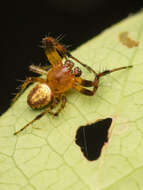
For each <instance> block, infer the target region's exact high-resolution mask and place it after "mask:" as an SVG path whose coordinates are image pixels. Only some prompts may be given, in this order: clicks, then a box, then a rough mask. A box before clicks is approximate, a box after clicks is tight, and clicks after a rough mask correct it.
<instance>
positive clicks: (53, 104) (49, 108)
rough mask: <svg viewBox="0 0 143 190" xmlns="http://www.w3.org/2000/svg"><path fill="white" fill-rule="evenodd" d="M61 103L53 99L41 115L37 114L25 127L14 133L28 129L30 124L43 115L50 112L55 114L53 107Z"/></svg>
mask: <svg viewBox="0 0 143 190" xmlns="http://www.w3.org/2000/svg"><path fill="white" fill-rule="evenodd" d="M58 103H59V101H55V100H53V103H52V104H51V105H50V107H48V108H47V109H46V110H45V111H43V112H42V113H40V114H39V115H37V116H36V117H35V118H34V119H33V120H32V121H30V122H29V123H27V124H26V125H25V126H24V127H23V128H21V129H20V130H18V131H16V132H15V133H14V135H17V134H18V133H20V132H22V131H23V130H24V129H26V128H27V127H28V126H29V125H31V124H33V123H34V122H35V121H37V120H39V119H40V118H41V117H43V116H44V115H45V114H47V113H50V114H52V115H53V113H52V112H51V110H52V109H54V108H55V107H56V105H57V104H58Z"/></svg>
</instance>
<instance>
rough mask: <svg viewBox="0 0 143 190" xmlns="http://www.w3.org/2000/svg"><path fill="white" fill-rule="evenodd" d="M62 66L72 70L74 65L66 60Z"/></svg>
mask: <svg viewBox="0 0 143 190" xmlns="http://www.w3.org/2000/svg"><path fill="white" fill-rule="evenodd" d="M64 65H65V66H66V67H69V68H73V66H74V63H73V62H72V61H70V60H66V61H65V64H64Z"/></svg>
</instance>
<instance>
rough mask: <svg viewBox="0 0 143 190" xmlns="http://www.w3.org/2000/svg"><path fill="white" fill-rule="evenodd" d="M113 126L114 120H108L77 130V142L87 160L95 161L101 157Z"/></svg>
mask: <svg viewBox="0 0 143 190" xmlns="http://www.w3.org/2000/svg"><path fill="white" fill-rule="evenodd" d="M111 124H112V118H106V119H103V120H99V121H97V122H95V123H92V124H90V125H86V126H81V127H80V128H79V129H78V130H77V133H76V137H75V142H76V144H77V145H78V146H80V148H81V151H82V152H83V155H84V156H85V157H86V159H87V160H89V161H93V160H97V159H98V158H99V157H100V155H101V151H102V148H103V146H104V144H105V143H107V142H108V138H109V134H108V132H109V128H110V126H111Z"/></svg>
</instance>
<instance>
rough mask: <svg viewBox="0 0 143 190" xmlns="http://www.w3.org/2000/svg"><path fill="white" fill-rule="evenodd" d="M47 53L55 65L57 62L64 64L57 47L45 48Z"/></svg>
mask: <svg viewBox="0 0 143 190" xmlns="http://www.w3.org/2000/svg"><path fill="white" fill-rule="evenodd" d="M45 55H46V56H47V58H48V60H49V62H50V63H51V64H52V65H53V66H54V65H57V64H62V58H61V56H60V55H59V53H58V52H57V51H56V49H55V48H54V47H52V46H50V47H48V48H46V49H45Z"/></svg>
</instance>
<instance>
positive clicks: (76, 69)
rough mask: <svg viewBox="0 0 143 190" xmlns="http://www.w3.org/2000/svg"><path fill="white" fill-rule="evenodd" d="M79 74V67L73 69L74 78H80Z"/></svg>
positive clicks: (80, 72)
mask: <svg viewBox="0 0 143 190" xmlns="http://www.w3.org/2000/svg"><path fill="white" fill-rule="evenodd" d="M81 74H82V71H81V69H80V68H79V67H75V68H74V75H75V76H76V77H80V76H81Z"/></svg>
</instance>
